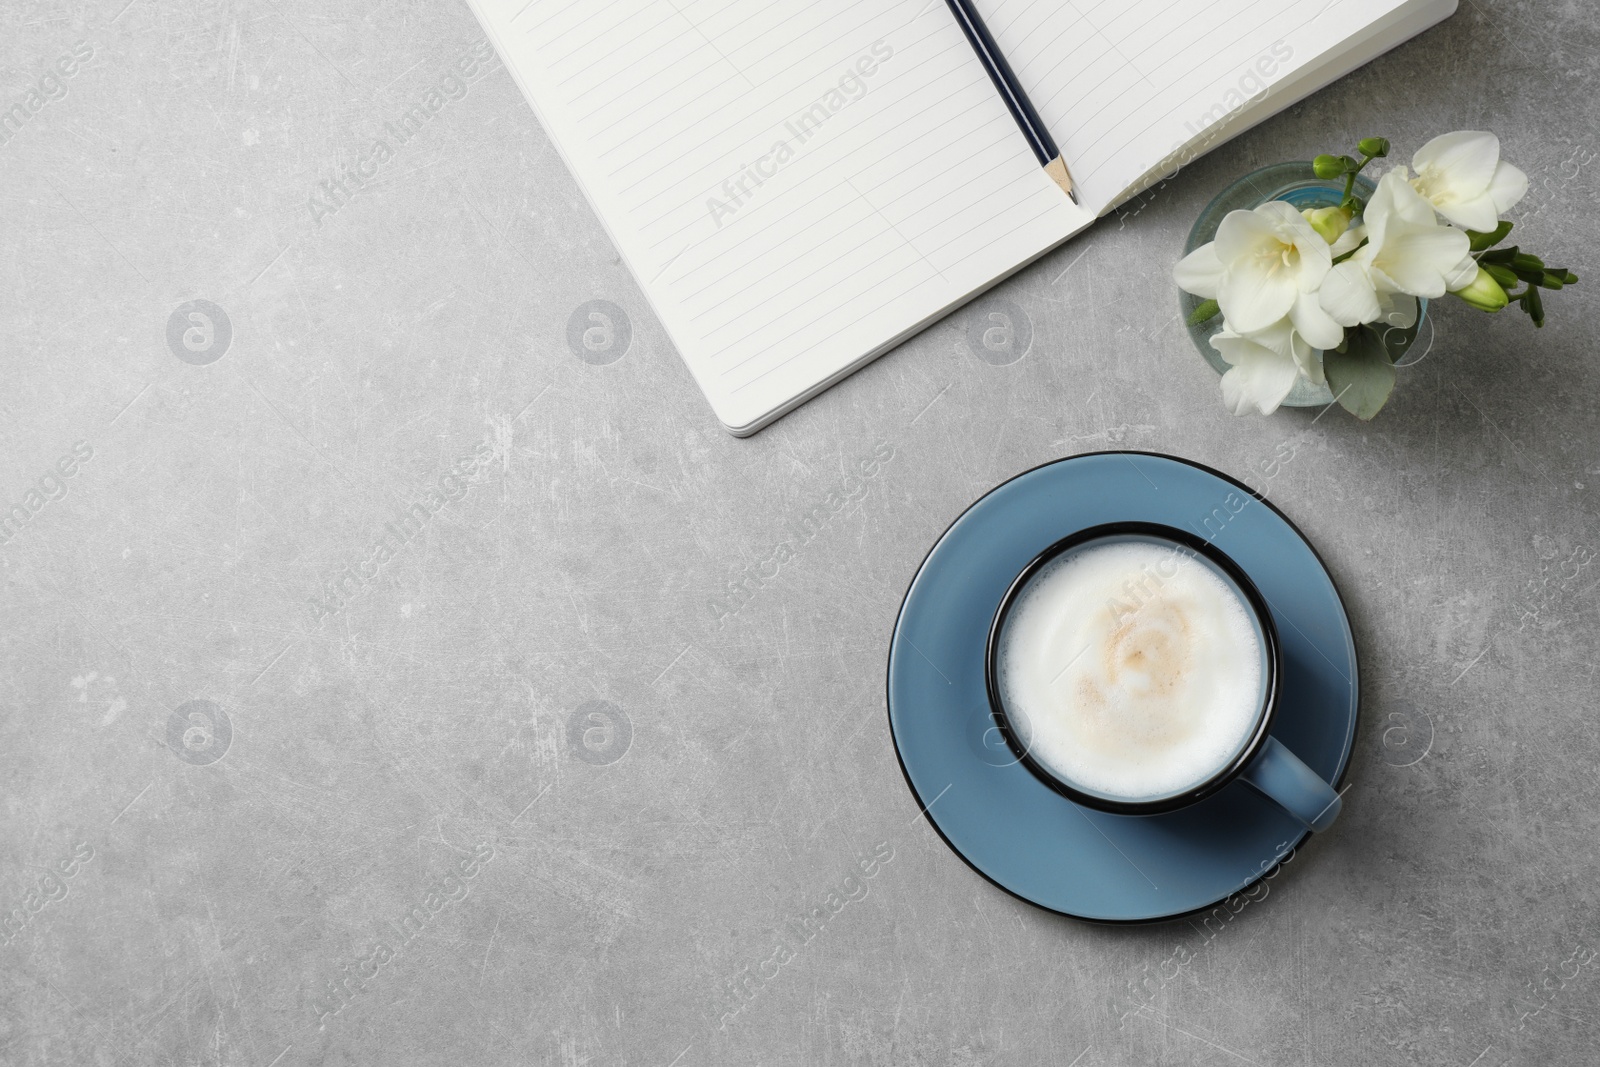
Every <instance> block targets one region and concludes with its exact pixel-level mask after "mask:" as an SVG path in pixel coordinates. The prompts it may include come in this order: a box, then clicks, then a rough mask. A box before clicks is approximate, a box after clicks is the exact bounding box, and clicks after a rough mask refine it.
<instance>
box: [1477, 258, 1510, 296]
mask: <svg viewBox="0 0 1600 1067" xmlns="http://www.w3.org/2000/svg"><path fill="white" fill-rule="evenodd" d="M1478 266H1480V267H1482V268H1483V269H1484V270H1485V271H1486V272H1487V273H1488V275H1489V277H1491V278H1493V279H1494V280H1495V281H1496V282H1498V283H1499V284H1500V287H1501V288H1502V289H1504V290H1506V291H1507V292H1510V291H1511V290H1512V289H1515V288H1516V287H1517V276H1516V273H1515V272H1513V271H1512V269H1511V268H1510V267H1506V266H1502V265H1501V264H1499V263H1480V264H1478Z"/></svg>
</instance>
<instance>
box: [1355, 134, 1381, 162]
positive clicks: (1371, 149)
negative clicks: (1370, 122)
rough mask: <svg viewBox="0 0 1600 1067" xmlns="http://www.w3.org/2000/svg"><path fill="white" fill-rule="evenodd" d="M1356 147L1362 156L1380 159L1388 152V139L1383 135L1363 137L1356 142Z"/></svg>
mask: <svg viewBox="0 0 1600 1067" xmlns="http://www.w3.org/2000/svg"><path fill="white" fill-rule="evenodd" d="M1356 148H1357V149H1358V150H1359V151H1360V152H1361V154H1362V155H1364V156H1368V157H1370V158H1372V159H1382V158H1383V157H1384V156H1386V155H1388V154H1389V140H1388V138H1385V137H1363V138H1362V139H1361V140H1360V141H1358V142H1356Z"/></svg>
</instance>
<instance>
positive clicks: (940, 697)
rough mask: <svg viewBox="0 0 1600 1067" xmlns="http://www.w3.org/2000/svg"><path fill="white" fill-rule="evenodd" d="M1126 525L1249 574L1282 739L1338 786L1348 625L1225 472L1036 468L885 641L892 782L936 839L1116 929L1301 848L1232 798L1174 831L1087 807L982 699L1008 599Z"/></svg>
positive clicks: (1349, 703)
mask: <svg viewBox="0 0 1600 1067" xmlns="http://www.w3.org/2000/svg"><path fill="white" fill-rule="evenodd" d="M1129 520H1142V521H1146V522H1158V523H1165V524H1167V525H1169V526H1177V527H1180V528H1182V529H1186V530H1192V531H1194V532H1195V533H1196V534H1197V535H1199V536H1201V537H1204V538H1208V539H1210V540H1212V542H1213V543H1214V544H1215V545H1216V546H1217V547H1218V548H1220V549H1221V550H1222V551H1223V552H1226V553H1227V554H1228V555H1229V556H1231V557H1233V559H1234V560H1235V562H1237V563H1238V564H1239V566H1240V567H1242V568H1243V569H1244V570H1245V572H1246V573H1247V574H1249V576H1250V578H1251V580H1252V581H1254V582H1255V584H1256V586H1257V588H1259V589H1260V591H1261V594H1262V596H1263V597H1265V598H1266V601H1267V603H1268V604H1269V605H1270V606H1271V609H1272V616H1273V620H1274V621H1275V622H1276V623H1277V627H1278V634H1279V636H1280V637H1281V639H1282V644H1283V663H1284V703H1283V705H1282V707H1281V708H1280V710H1279V713H1278V719H1277V722H1276V723H1275V724H1274V725H1273V729H1272V734H1273V736H1274V737H1276V738H1277V739H1278V740H1279V741H1281V742H1283V744H1285V745H1287V746H1288V748H1289V750H1290V751H1292V752H1293V753H1294V754H1295V755H1297V756H1299V757H1300V758H1301V759H1302V760H1303V761H1305V763H1306V764H1307V766H1309V767H1310V768H1311V769H1312V770H1314V771H1316V772H1317V773H1318V774H1320V775H1322V777H1323V778H1324V779H1326V780H1327V781H1329V782H1332V783H1334V785H1335V786H1338V785H1339V784H1340V782H1341V781H1342V780H1343V777H1344V772H1345V768H1346V766H1347V765H1348V764H1349V761H1350V751H1351V748H1352V746H1353V745H1354V742H1355V732H1356V714H1357V706H1358V704H1359V688H1360V687H1359V685H1358V684H1357V675H1356V652H1355V642H1354V639H1353V638H1352V636H1351V633H1350V622H1349V620H1348V619H1347V618H1346V616H1345V611H1344V605H1343V603H1342V602H1341V601H1340V599H1339V592H1338V590H1337V589H1335V588H1334V585H1333V579H1332V578H1330V577H1329V576H1328V572H1327V569H1326V568H1325V567H1323V565H1322V561H1321V559H1319V558H1318V556H1317V553H1316V551H1315V550H1314V549H1313V548H1312V547H1311V545H1310V544H1309V543H1308V542H1307V541H1306V539H1305V538H1304V537H1302V536H1301V534H1300V532H1299V531H1298V530H1296V529H1295V528H1294V526H1293V525H1292V524H1291V523H1290V522H1289V520H1288V519H1286V518H1285V517H1284V516H1283V515H1282V514H1281V513H1280V512H1279V511H1278V510H1277V509H1276V508H1274V507H1273V506H1272V505H1271V504H1269V503H1268V502H1267V501H1266V500H1264V499H1262V498H1259V497H1257V496H1256V495H1255V494H1254V493H1253V492H1251V490H1249V489H1247V488H1245V487H1244V486H1243V485H1241V484H1240V483H1238V482H1235V481H1234V480H1232V479H1231V478H1228V477H1226V476H1224V475H1222V474H1219V473H1217V472H1216V471H1213V470H1211V469H1209V468H1207V467H1202V466H1200V465H1198V464H1194V463H1190V462H1187V461H1185V460H1180V459H1175V458H1173V457H1171V456H1161V455H1153V454H1150V453H1146V452H1096V453H1091V454H1088V455H1082V456H1074V457H1073V458H1071V459H1064V460H1059V461H1057V462H1055V463H1049V464H1046V465H1045V466H1043V467H1036V468H1034V469H1033V470H1031V471H1028V472H1027V473H1026V474H1021V475H1018V476H1017V477H1015V478H1013V479H1011V480H1010V481H1009V482H1006V483H1005V484H1004V485H1001V486H999V487H998V488H996V489H994V490H992V491H991V492H990V493H989V494H988V495H986V496H984V497H983V498H982V499H981V500H979V501H978V502H977V503H976V504H973V505H972V507H970V508H968V509H967V510H966V512H965V513H964V514H962V516H961V517H960V518H958V519H957V520H956V521H955V523H954V525H952V526H951V527H950V529H948V530H946V531H945V534H944V536H943V537H941V538H940V539H939V542H938V544H936V545H934V546H933V550H932V551H931V552H929V553H928V558H927V559H925V560H923V563H922V566H921V568H920V569H919V570H918V571H917V576H916V578H914V579H913V580H912V582H911V588H910V589H909V590H908V591H907V593H906V598H905V603H904V604H903V605H901V608H900V618H899V620H898V621H897V622H896V623H895V629H894V638H893V640H892V641H891V642H890V646H889V686H888V690H889V692H888V696H889V727H890V730H891V731H892V733H893V735H894V743H895V749H896V751H897V752H898V754H899V757H900V767H901V770H903V771H904V772H905V776H906V782H907V784H909V785H910V786H911V791H912V793H913V795H914V796H915V797H916V799H917V804H918V806H919V807H922V808H926V812H927V817H928V819H929V821H930V822H931V823H932V824H933V826H934V828H935V829H936V830H938V832H939V835H940V836H941V837H943V838H944V840H945V843H946V844H948V845H949V846H950V847H951V849H953V850H954V851H955V853H956V855H958V856H960V857H961V858H962V859H964V860H966V861H967V863H968V864H969V865H970V866H971V867H972V868H973V869H974V870H976V871H977V872H978V873H979V874H981V875H983V876H984V877H985V878H987V879H989V881H991V882H993V883H994V884H995V885H997V886H999V887H1000V888H1001V889H1004V890H1006V891H1007V892H1009V893H1012V894H1014V895H1015V896H1018V897H1020V898H1022V899H1023V900H1026V901H1028V902H1029V903H1032V904H1037V905H1038V906H1039V907H1041V908H1047V909H1049V910H1051V911H1055V912H1059V913H1061V914H1063V915H1070V916H1073V917H1075V918H1079V919H1089V920H1093V921H1096V922H1106V923H1130V922H1156V921H1161V920H1166V919H1175V918H1178V917H1180V916H1183V915H1186V914H1189V913H1191V912H1195V911H1200V910H1202V909H1205V908H1208V907H1211V906H1212V905H1214V904H1216V903H1218V902H1219V901H1222V900H1225V899H1227V898H1228V897H1229V896H1231V895H1232V894H1234V893H1237V892H1239V891H1240V890H1243V889H1245V888H1247V887H1249V886H1250V885H1251V884H1253V883H1254V882H1256V881H1258V880H1259V879H1261V878H1262V877H1263V876H1264V875H1266V874H1267V873H1268V872H1269V871H1270V870H1272V868H1273V867H1274V866H1275V865H1276V864H1277V863H1278V862H1279V861H1280V860H1281V859H1282V858H1283V857H1284V856H1285V855H1286V854H1287V853H1288V852H1289V851H1291V850H1292V849H1293V848H1294V847H1295V846H1296V845H1298V844H1299V843H1300V842H1301V841H1302V840H1304V838H1305V837H1306V836H1307V834H1306V831H1304V830H1303V829H1302V828H1301V827H1300V826H1299V824H1298V823H1296V822H1295V821H1294V820H1293V819H1291V818H1290V817H1289V816H1288V815H1286V814H1285V813H1284V812H1283V811H1281V810H1280V809H1279V808H1278V807H1277V806H1276V805H1275V804H1273V803H1272V802H1271V801H1270V800H1267V799H1266V798H1265V797H1263V796H1261V795H1260V794H1258V793H1256V792H1255V791H1254V790H1253V789H1251V788H1250V787H1249V786H1247V785H1245V784H1244V783H1243V782H1239V781H1236V782H1233V783H1232V784H1230V785H1228V786H1227V787H1226V788H1224V789H1222V790H1221V791H1220V792H1218V793H1217V794H1215V795H1214V796H1212V797H1209V798H1207V799H1206V800H1204V801H1201V802H1200V803H1199V804H1195V805H1193V806H1191V807H1188V808H1185V809H1183V810H1181V811H1176V812H1171V813H1169V814H1165V815H1151V816H1122V815H1108V814H1105V813H1102V812H1098V811H1095V810H1093V809H1091V808H1084V807H1080V806H1079V805H1077V804H1074V803H1072V802H1071V801H1070V800H1067V799H1066V798H1065V797H1063V796H1061V795H1060V794H1059V793H1056V792H1055V791H1054V790H1052V789H1049V788H1048V787H1046V786H1045V785H1044V783H1042V782H1040V781H1039V780H1038V779H1037V778H1035V777H1034V776H1033V774H1032V772H1030V771H1029V770H1028V769H1027V768H1026V767H1023V766H1022V765H1021V764H1019V763H1017V762H1016V758H1015V757H1014V756H1013V755H1012V753H1011V751H1010V749H1009V748H1007V747H1006V744H1005V741H1004V740H1003V739H1002V738H1001V736H1000V733H999V731H998V729H996V727H995V722H994V718H993V716H992V715H991V714H990V712H989V701H988V697H987V695H986V692H985V689H984V649H985V639H986V638H987V636H988V630H989V624H990V622H991V621H992V620H993V618H994V613H995V609H996V608H997V607H998V606H999V604H1000V598H1001V597H1003V596H1004V595H1005V592H1006V589H1007V587H1008V586H1010V584H1011V581H1012V579H1014V578H1015V577H1016V576H1017V573H1018V572H1019V571H1021V570H1022V568H1023V567H1025V566H1027V564H1028V562H1029V561H1030V560H1032V559H1033V558H1034V557H1035V556H1037V555H1038V554H1039V553H1040V552H1042V551H1044V549H1046V548H1048V547H1049V546H1050V545H1052V544H1054V543H1055V542H1056V541H1058V540H1060V539H1061V538H1063V537H1066V536H1067V535H1068V534H1071V533H1073V532H1075V531H1077V530H1081V529H1083V528H1085V527H1089V526H1095V525H1098V524H1100V523H1106V522H1122V521H1129ZM1330 832H1332V833H1338V828H1337V825H1335V827H1334V829H1333V830H1332V831H1330Z"/></svg>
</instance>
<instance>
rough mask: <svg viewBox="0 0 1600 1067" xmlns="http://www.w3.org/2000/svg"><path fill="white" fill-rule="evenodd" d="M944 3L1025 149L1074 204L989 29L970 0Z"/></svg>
mask: <svg viewBox="0 0 1600 1067" xmlns="http://www.w3.org/2000/svg"><path fill="white" fill-rule="evenodd" d="M945 2H946V3H947V4H949V5H950V13H951V14H953V15H955V17H956V21H957V22H959V23H961V30H962V32H963V33H965V34H966V35H967V40H968V41H970V42H971V43H972V50H973V51H974V52H977V53H978V58H979V59H980V60H981V61H982V62H983V68H984V69H985V70H987V71H988V72H989V80H991V81H993V82H994V87H995V88H996V89H997V90H999V92H1000V96H1001V98H1002V99H1004V100H1005V102H1006V107H1007V108H1008V109H1009V110H1010V112H1011V117H1012V118H1014V119H1016V120H1017V126H1018V128H1019V129H1021V130H1022V135H1023V136H1024V137H1026V138H1027V139H1028V146H1029V147H1030V148H1032V149H1033V154H1034V155H1035V156H1038V157H1039V166H1041V167H1043V168H1044V172H1045V173H1046V174H1048V175H1050V180H1051V181H1053V182H1055V183H1056V184H1057V185H1059V186H1061V190H1062V192H1064V193H1066V194H1067V196H1069V197H1071V198H1072V202H1073V203H1074V204H1076V203H1077V202H1078V194H1077V193H1075V192H1073V191H1072V175H1071V174H1069V173H1067V164H1066V161H1065V160H1063V159H1062V158H1061V150H1060V149H1058V148H1057V147H1056V143H1055V141H1053V140H1051V139H1050V131H1049V130H1047V129H1046V128H1045V125H1044V120H1043V119H1041V118H1039V113H1038V112H1037V111H1035V110H1034V109H1033V104H1032V103H1031V102H1030V101H1029V100H1028V94H1027V93H1025V92H1023V91H1022V85H1021V84H1020V83H1019V82H1018V81H1017V76H1016V75H1015V74H1013V73H1012V72H1011V64H1009V63H1007V62H1006V57H1005V56H1003V55H1002V54H1001V53H1000V47H999V46H998V45H997V44H995V43H994V37H993V36H991V35H990V33H989V27H987V26H985V25H984V24H983V19H982V18H980V17H979V16H978V12H977V11H976V10H975V9H974V8H973V6H972V2H971V0H945Z"/></svg>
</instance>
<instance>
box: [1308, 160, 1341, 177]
mask: <svg viewBox="0 0 1600 1067" xmlns="http://www.w3.org/2000/svg"><path fill="white" fill-rule="evenodd" d="M1311 169H1312V171H1313V172H1315V174H1316V176H1317V177H1319V178H1324V179H1326V178H1341V177H1343V176H1344V160H1343V159H1342V158H1341V157H1339V156H1330V155H1320V156H1318V157H1317V158H1316V159H1313V160H1312V161H1311Z"/></svg>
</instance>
